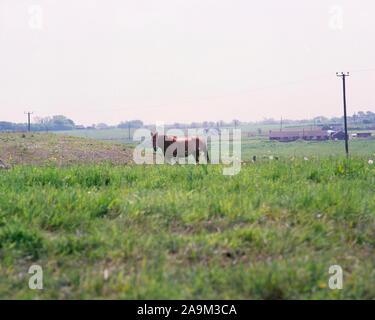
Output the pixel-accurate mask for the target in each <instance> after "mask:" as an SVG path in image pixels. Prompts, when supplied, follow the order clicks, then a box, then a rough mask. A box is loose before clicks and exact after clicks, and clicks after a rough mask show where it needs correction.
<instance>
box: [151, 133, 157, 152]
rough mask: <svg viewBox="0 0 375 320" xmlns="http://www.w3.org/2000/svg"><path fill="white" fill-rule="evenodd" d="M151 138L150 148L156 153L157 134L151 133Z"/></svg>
mask: <svg viewBox="0 0 375 320" xmlns="http://www.w3.org/2000/svg"><path fill="white" fill-rule="evenodd" d="M151 137H152V147H153V148H154V151H156V150H157V144H156V139H157V137H158V134H157V133H152V132H151Z"/></svg>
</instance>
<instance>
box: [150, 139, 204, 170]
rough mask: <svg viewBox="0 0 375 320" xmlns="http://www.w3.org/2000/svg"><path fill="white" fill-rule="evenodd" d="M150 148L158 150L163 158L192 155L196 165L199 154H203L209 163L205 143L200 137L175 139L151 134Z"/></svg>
mask: <svg viewBox="0 0 375 320" xmlns="http://www.w3.org/2000/svg"><path fill="white" fill-rule="evenodd" d="M151 136H152V146H153V148H154V151H156V150H157V148H160V149H161V150H162V151H163V154H164V157H167V158H170V157H171V155H173V157H179V158H180V157H188V156H189V155H190V154H193V155H194V157H195V161H196V163H199V155H200V152H201V151H203V152H204V153H205V156H206V159H207V162H208V161H210V158H209V156H208V150H207V144H206V141H205V140H204V139H202V138H200V137H188V138H177V137H176V136H168V135H166V134H160V135H159V134H158V133H154V134H152V133H151Z"/></svg>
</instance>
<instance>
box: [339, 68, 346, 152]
mask: <svg viewBox="0 0 375 320" xmlns="http://www.w3.org/2000/svg"><path fill="white" fill-rule="evenodd" d="M336 76H338V77H340V78H342V90H343V91H342V93H343V100H344V126H345V151H346V156H348V155H349V146H348V125H347V121H346V88H345V78H346V77H349V72H346V73H344V72H341V73H338V72H336Z"/></svg>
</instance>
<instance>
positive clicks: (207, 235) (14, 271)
mask: <svg viewBox="0 0 375 320" xmlns="http://www.w3.org/2000/svg"><path fill="white" fill-rule="evenodd" d="M374 180H375V167H374V166H373V165H370V164H368V163H367V159H365V158H363V159H354V160H346V159H339V158H334V159H326V160H317V159H316V160H311V159H310V160H308V161H303V160H293V161H291V160H289V159H287V160H281V161H268V160H267V161H258V162H257V163H255V164H248V165H245V166H243V167H242V170H241V172H240V174H238V175H235V176H233V177H230V176H224V175H222V167H221V166H213V165H212V166H210V165H209V166H207V167H205V168H203V167H202V166H170V165H161V166H112V165H106V164H104V165H101V166H99V165H85V166H72V167H62V168H57V167H33V166H16V167H14V168H12V169H11V170H8V171H5V170H3V171H0V272H1V274H2V276H1V277H0V297H1V298H36V297H38V298H52V299H53V298H126V299H141V298H143V299H171V298H175V299H184V298H192V299H198V298H212V299H226V298H239V299H248V298H254V299H264V298H265V299H267V298H268V299H270V298H288V299H296V298H297V299H307V298H313V299H319V298H357V299H358V298H373V297H374V295H375V286H374V285H373V278H374V277H373V270H374V264H375V262H374V258H373V251H374V246H375V240H374V239H375V237H374V230H375V229H374V226H375V223H374V222H375V220H374V212H375V198H374V196H373V195H374V191H375V184H374V182H375V181H374ZM32 264H39V265H40V266H42V268H43V270H44V289H43V290H36V291H35V290H30V289H29V288H28V279H29V276H30V275H29V274H28V273H27V271H28V268H29V266H30V265H32ZM334 264H339V265H340V266H342V268H343V270H344V288H343V290H330V289H329V288H328V287H327V282H328V278H329V276H330V275H329V274H328V268H329V266H331V265H334ZM104 271H106V272H105V274H108V278H107V277H104Z"/></svg>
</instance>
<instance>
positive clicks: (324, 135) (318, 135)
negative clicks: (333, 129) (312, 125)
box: [269, 129, 329, 142]
mask: <svg viewBox="0 0 375 320" xmlns="http://www.w3.org/2000/svg"><path fill="white" fill-rule="evenodd" d="M269 138H270V140H276V141H280V142H291V141H296V140H298V139H303V140H308V141H324V140H328V139H329V133H328V132H327V131H325V130H321V129H315V130H298V131H270V135H269Z"/></svg>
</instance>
